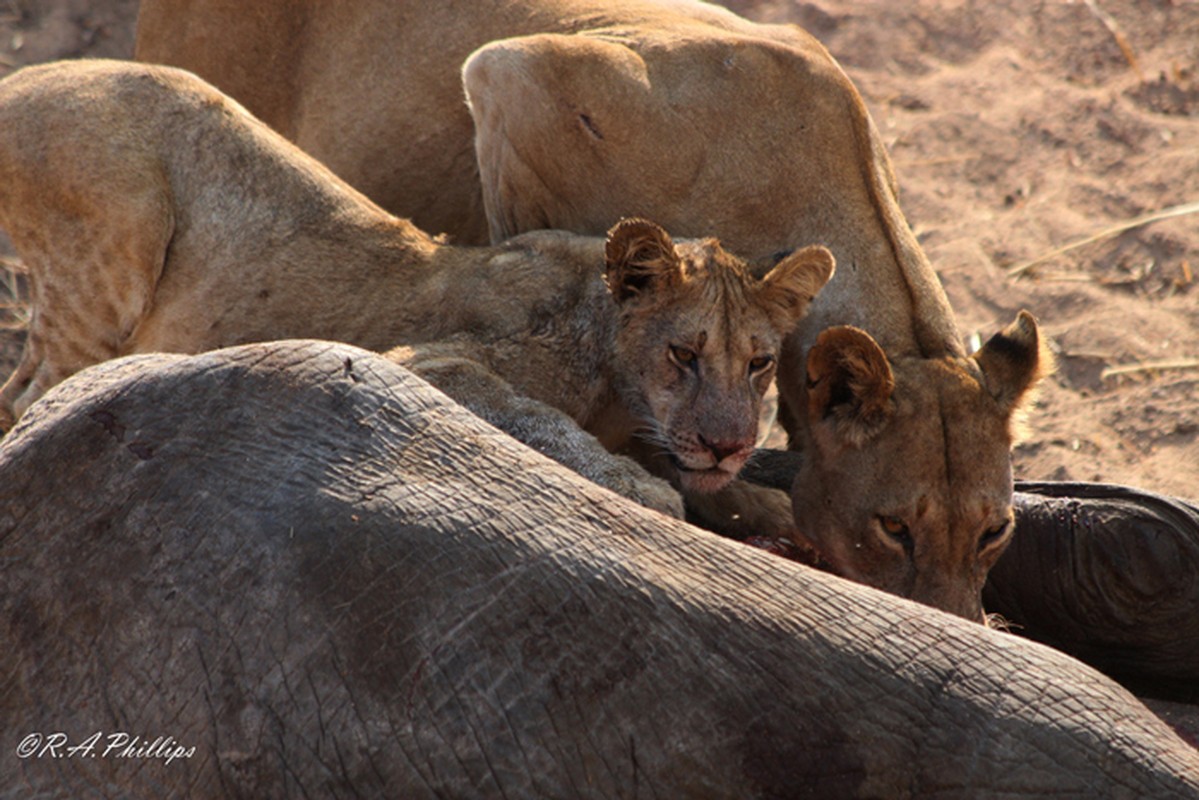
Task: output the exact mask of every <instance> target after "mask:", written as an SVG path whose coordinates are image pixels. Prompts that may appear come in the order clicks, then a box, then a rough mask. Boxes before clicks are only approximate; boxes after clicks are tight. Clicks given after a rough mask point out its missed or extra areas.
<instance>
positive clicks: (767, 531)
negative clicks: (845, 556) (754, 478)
mask: <svg viewBox="0 0 1199 800" xmlns="http://www.w3.org/2000/svg"><path fill="white" fill-rule="evenodd" d="M684 499H685V500H686V505H687V519H688V520H690V521H691V522H694V523H695V524H696V525H699V526H700V527H703V528H707V529H708V530H711V531H715V532H716V533H719V534H721V535H723V536H728V537H730V538H733V539H747V538H749V537H751V536H765V537H770V538H777V539H787V540H790V541H794V542H796V543H802V542H803V539H802V537H800V536H799V534H798V531H797V530H796V528H795V518H794V515H793V514H792V511H791V498H790V496H789V495H788V494H787V493H786V492H783V491H779V490H778V489H771V488H768V487H766V486H758V485H755V484H752V483H749V482H748V481H745V480H742V479H740V478H738V479H736V480H733V481H732V482H731V483H729V485H728V486H726V487H725V488H723V489H721V490H720V491H718V492H708V493H700V492H687V493H685V495H684Z"/></svg>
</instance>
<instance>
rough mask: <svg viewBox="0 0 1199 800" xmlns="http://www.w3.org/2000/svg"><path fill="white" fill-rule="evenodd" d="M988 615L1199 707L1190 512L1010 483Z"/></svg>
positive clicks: (1109, 491) (1195, 525)
mask: <svg viewBox="0 0 1199 800" xmlns="http://www.w3.org/2000/svg"><path fill="white" fill-rule="evenodd" d="M1017 489H1018V493H1017V495H1016V509H1017V512H1016V513H1017V531H1016V538H1015V539H1014V540H1013V544H1012V545H1011V546H1010V547H1009V548H1008V552H1007V553H1005V554H1004V556H1003V558H1001V559H1000V560H999V563H998V564H997V565H996V566H995V568H994V569H993V570H992V572H991V575H990V577H989V579H988V584H987V589H986V590H985V591H984V594H983V597H984V602H985V605H986V608H987V610H988V611H995V612H998V613H1000V614H1002V615H1003V616H1004V617H1006V618H1008V619H1011V620H1013V621H1014V622H1016V623H1017V624H1019V625H1021V626H1022V627H1023V628H1025V630H1021V631H1020V632H1021V633H1024V634H1025V635H1027V636H1029V637H1030V638H1034V639H1036V640H1038V641H1042V642H1046V643H1048V644H1051V645H1053V646H1054V647H1056V648H1058V649H1059V650H1064V651H1065V652H1067V653H1070V654H1072V655H1074V656H1076V657H1077V658H1081V659H1082V660H1084V661H1086V662H1088V663H1090V664H1093V665H1095V666H1097V667H1099V668H1100V669H1102V670H1103V671H1104V672H1107V673H1109V674H1112V675H1116V676H1118V677H1121V678H1123V679H1126V680H1130V681H1134V682H1136V683H1137V684H1138V686H1141V685H1143V686H1144V687H1145V688H1146V689H1151V688H1152V687H1153V686H1154V684H1157V685H1162V684H1169V685H1172V686H1173V687H1175V688H1176V690H1177V691H1180V692H1181V691H1187V687H1189V694H1190V696H1189V697H1187V699H1189V700H1191V701H1192V702H1196V701H1199V508H1196V507H1195V506H1194V505H1192V504H1190V503H1187V502H1186V501H1184V500H1180V499H1177V498H1170V497H1162V496H1161V495H1157V494H1153V493H1151V492H1145V491H1140V490H1137V489H1132V488H1129V487H1125V486H1112V485H1108V484H1098V483H1022V484H1019V485H1018V486H1017Z"/></svg>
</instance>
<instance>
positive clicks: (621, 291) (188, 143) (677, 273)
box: [0, 61, 833, 515]
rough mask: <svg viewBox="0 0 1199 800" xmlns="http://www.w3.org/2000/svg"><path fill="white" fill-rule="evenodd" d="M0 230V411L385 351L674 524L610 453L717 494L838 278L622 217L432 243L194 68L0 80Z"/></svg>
mask: <svg viewBox="0 0 1199 800" xmlns="http://www.w3.org/2000/svg"><path fill="white" fill-rule="evenodd" d="M0 225H3V227H4V229H5V230H6V231H7V232H8V233H9V235H10V236H11V237H12V240H13V242H14V244H15V245H16V247H17V250H18V252H19V253H20V255H21V256H22V257H23V259H24V260H25V263H26V266H27V267H28V270H29V274H30V283H31V287H32V306H33V316H32V321H31V324H30V330H29V337H28V340H27V343H26V348H25V352H24V354H23V356H22V360H21V363H20V365H19V366H18V368H17V370H16V372H15V373H14V374H13V376H12V377H11V378H9V380H8V382H7V383H6V384H5V385H4V387H3V390H0V411H2V412H3V413H6V414H8V415H11V416H19V415H20V414H21V413H22V412H23V411H24V410H25V409H26V408H27V407H28V406H29V404H30V403H32V402H33V401H35V400H36V399H37V398H38V397H39V396H40V395H41V394H42V393H43V392H45V391H46V390H47V389H48V388H50V387H51V386H53V385H54V384H55V383H57V382H59V381H61V380H63V379H65V378H67V377H68V376H69V375H71V374H72V373H74V372H75V371H77V370H79V369H82V368H84V367H86V366H88V365H91V364H95V363H97V362H99V361H102V360H105V359H108V358H113V357H115V356H120V355H124V354H129V353H138V352H147V351H169V352H188V353H190V352H198V351H202V350H209V349H213V348H218V347H223V346H228V345H235V344H241V343H246V342H252V341H263V340H272V339H284V338H323V339H333V340H338V341H344V342H348V343H351V344H357V345H359V346H363V347H369V348H372V349H376V350H387V349H389V348H393V347H394V348H395V349H393V350H391V356H392V357H393V358H395V359H397V360H399V361H401V362H402V363H404V364H406V365H407V366H409V367H411V368H412V369H413V370H414V371H416V372H418V373H419V374H421V375H422V376H423V377H425V378H426V379H428V380H429V381H430V382H432V383H434V384H435V385H437V386H438V387H439V388H441V389H442V390H443V391H445V392H446V393H447V394H450V395H451V396H453V397H454V398H455V399H457V400H459V401H460V402H462V403H463V404H465V405H466V406H467V407H469V408H471V409H472V410H473V411H475V412H476V413H478V414H479V415H480V416H482V417H484V418H485V419H487V420H489V421H491V422H492V423H493V424H495V425H497V426H498V427H500V428H502V429H504V430H506V431H508V432H509V433H511V434H512V435H514V436H515V437H516V438H518V439H520V440H522V441H524V442H525V443H526V444H529V445H531V446H533V447H535V448H537V449H539V450H542V451H543V452H545V453H546V454H548V455H550V456H551V457H553V458H556V459H558V460H559V461H561V462H562V463H564V464H566V465H567V466H569V467H571V468H573V469H575V470H576V471H578V472H580V473H581V474H583V475H584V476H585V477H588V478H591V479H592V480H594V481H596V482H598V483H600V484H602V485H605V486H607V487H608V488H611V489H613V490H615V491H618V492H621V493H623V494H625V495H627V496H629V497H631V498H633V499H635V500H638V501H640V502H642V503H644V504H646V505H649V506H652V507H654V508H657V509H659V510H662V511H665V512H667V513H671V514H675V515H679V514H681V513H682V506H681V502H680V499H679V496H678V494H677V493H676V492H675V491H674V489H672V488H671V487H670V486H669V485H667V483H666V482H664V481H663V480H660V479H658V478H653V477H651V476H650V474H648V473H647V471H646V469H645V468H643V466H641V465H640V464H638V463H636V462H635V461H633V460H631V459H630V458H627V457H625V456H623V455H611V454H610V453H609V451H613V452H616V453H624V452H635V453H638V454H640V455H642V457H643V460H644V462H645V464H647V465H649V466H650V467H652V468H653V469H654V471H655V472H656V473H657V474H658V475H661V476H664V477H665V478H667V479H669V480H670V481H672V482H673V483H674V485H675V486H676V487H678V488H680V489H682V490H683V491H684V492H685V493H690V492H696V493H703V492H711V491H715V490H718V489H720V488H722V487H724V486H725V485H726V484H727V483H728V482H729V481H730V480H731V478H732V477H733V475H735V474H736V472H737V471H738V470H739V469H740V467H741V466H742V465H743V464H744V463H745V460H746V458H747V457H748V456H749V454H750V453H751V452H752V450H753V446H754V441H755V437H756V428H757V419H758V415H759V413H760V407H761V400H762V396H763V394H764V392H765V391H766V389H767V387H768V386H769V384H770V382H771V381H772V379H773V376H774V372H775V365H776V363H777V358H778V353H779V349H780V346H781V342H782V339H783V337H784V335H785V334H786V333H787V332H788V331H790V330H791V329H792V328H794V326H795V324H796V323H797V322H798V320H799V319H800V318H801V317H802V315H803V313H804V311H805V310H806V308H807V307H808V304H809V303H810V302H811V300H812V298H813V296H815V294H816V293H817V292H818V291H819V290H820V288H821V287H822V286H823V285H824V283H825V282H826V281H827V280H828V278H829V276H830V274H831V273H832V270H833V261H832V258H831V257H830V256H829V254H828V252H827V251H826V250H824V249H823V248H818V247H813V248H809V249H806V250H803V251H800V252H797V253H796V254H794V255H792V256H790V257H789V258H787V259H784V260H783V261H781V262H780V263H779V264H778V266H776V267H775V268H774V269H773V270H771V272H770V273H769V274H768V275H766V276H765V277H764V278H762V279H760V280H759V279H757V278H754V277H753V276H751V275H750V274H749V273H748V271H747V269H746V267H745V265H744V264H743V263H742V262H741V261H739V260H738V259H736V258H735V257H733V256H731V255H730V254H728V253H726V252H725V251H724V250H723V249H722V248H721V246H720V245H719V243H717V242H716V241H715V240H711V239H704V240H695V241H680V242H678V243H675V242H674V241H673V240H671V238H670V237H669V236H668V235H667V234H666V232H665V231H664V230H662V229H661V228H660V227H658V226H657V225H655V224H653V223H650V222H647V221H645V220H639V219H630V220H624V221H622V222H620V223H619V224H617V225H615V226H613V228H612V230H611V232H610V233H609V235H608V237H607V239H606V240H605V239H603V238H592V237H584V236H576V235H571V234H566V233H562V232H552V231H547V232H539V233H534V234H529V235H526V236H520V237H517V238H515V239H513V240H512V241H510V242H507V243H506V244H504V245H500V246H495V247H457V246H450V245H446V244H442V243H439V242H438V241H436V240H435V239H433V238H430V237H429V236H427V235H426V234H424V233H423V232H421V231H420V230H419V229H418V228H416V227H415V226H413V225H412V224H411V223H409V222H408V221H406V220H403V219H399V218H396V217H393V216H392V215H390V214H388V213H386V212H384V211H383V210H381V209H380V208H379V207H378V206H376V205H375V204H373V203H372V202H370V201H369V200H367V199H366V198H365V197H364V196H363V195H361V194H359V193H358V192H357V191H356V190H354V189H352V188H350V187H349V186H347V185H346V184H345V183H344V182H342V181H341V180H339V179H338V178H337V177H336V176H334V175H333V174H332V173H331V172H330V171H329V170H327V169H326V168H325V167H323V166H321V165H320V164H319V163H317V162H316V161H314V160H313V159H312V158H310V157H309V156H307V155H305V154H304V153H303V152H301V151H300V150H298V149H297V148H296V147H294V146H293V145H291V144H289V143H288V142H287V141H286V140H284V139H283V138H282V137H281V136H279V135H278V134H276V133H274V132H273V131H271V130H270V129H268V128H267V127H266V126H265V125H263V124H261V123H260V122H259V121H257V120H256V119H254V118H253V117H252V116H250V115H249V114H248V113H247V112H246V111H245V110H244V109H243V108H242V107H240V106H239V105H237V104H236V103H234V102H232V101H231V100H229V99H228V98H226V97H225V96H223V95H222V94H221V93H219V92H217V91H216V90H214V89H213V88H212V87H210V86H208V85H207V84H205V83H204V82H202V81H200V80H198V79H197V78H196V77H195V76H193V75H191V74H189V73H185V72H182V71H180V70H176V69H171V68H165V67H149V66H145V65H140V64H131V63H120V62H105V61H78V62H62V63H59V64H52V65H45V66H40V67H31V68H26V69H24V70H21V71H20V72H18V73H15V74H14V75H12V76H10V77H9V78H7V79H5V80H4V81H3V82H2V83H0ZM397 346H398V347H397ZM229 402H230V403H236V402H237V399H236V397H230V400H229ZM639 437H640V439H639ZM641 440H647V441H645V442H642V441H641Z"/></svg>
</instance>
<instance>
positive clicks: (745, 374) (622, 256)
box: [605, 219, 833, 492]
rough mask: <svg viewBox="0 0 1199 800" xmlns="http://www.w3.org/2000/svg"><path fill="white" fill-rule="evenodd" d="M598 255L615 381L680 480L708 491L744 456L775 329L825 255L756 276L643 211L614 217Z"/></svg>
mask: <svg viewBox="0 0 1199 800" xmlns="http://www.w3.org/2000/svg"><path fill="white" fill-rule="evenodd" d="M605 252H606V272H605V279H606V281H607V284H608V288H609V289H610V291H611V294H612V297H613V299H614V300H615V302H616V303H617V304H618V307H619V315H618V320H619V321H618V328H617V331H616V337H615V353H614V362H615V364H616V371H617V375H616V384H617V385H618V386H619V387H620V391H621V394H622V395H623V396H624V398H625V401H626V403H627V404H628V405H629V407H630V408H632V409H634V413H635V414H637V416H638V417H639V420H638V422H639V423H640V425H641V427H642V432H641V433H642V437H643V438H645V439H648V440H649V441H650V442H651V444H653V445H654V446H656V447H657V448H660V449H661V451H662V454H663V455H665V456H666V457H667V458H668V459H669V460H670V462H671V464H672V465H673V466H674V468H675V469H676V470H677V474H678V479H679V483H680V485H681V486H682V488H683V489H684V490H687V491H699V492H714V491H717V490H719V489H721V488H723V487H724V486H725V485H726V484H727V483H728V482H729V481H730V480H731V479H732V478H733V476H735V475H736V474H737V472H738V471H739V470H740V469H741V467H742V466H743V465H744V464H745V462H746V459H748V458H749V456H750V455H751V454H752V453H753V449H754V443H755V441H756V439H757V430H758V417H759V414H760V411H761V405H762V397H763V395H764V394H765V393H766V390H767V388H768V387H769V386H770V382H771V381H772V380H773V379H774V374H775V370H776V368H777V363H778V355H779V349H780V347H781V346H782V341H783V338H784V337H785V336H786V335H787V334H788V333H789V332H790V331H791V330H792V329H793V328H794V327H795V326H796V324H797V323H798V322H799V321H800V319H801V318H802V317H803V315H804V312H805V311H806V310H807V308H808V304H809V303H811V301H812V299H813V298H814V297H815V296H816V293H817V292H819V291H820V289H821V287H823V286H824V284H825V283H827V282H828V279H829V278H830V277H831V276H832V274H833V257H832V255H831V254H830V253H829V251H828V250H827V249H825V248H823V247H819V246H813V247H807V248H804V249H802V250H799V251H796V252H795V253H792V254H790V255H789V256H787V257H786V258H784V259H783V260H782V261H780V262H779V263H778V264H777V265H776V266H775V267H774V268H773V269H772V270H771V271H770V272H769V273H767V274H766V276H765V277H763V278H762V279H760V280H759V279H757V278H754V277H753V275H751V274H750V271H749V269H748V267H747V265H746V264H745V263H744V262H743V261H741V260H740V259H738V258H737V257H735V256H733V255H731V254H729V253H727V252H725V251H724V249H722V248H721V246H720V243H719V242H718V241H716V240H715V239H702V240H690V241H680V242H678V243H675V242H673V241H672V240H671V238H670V236H669V235H668V234H667V233H666V232H665V231H664V230H663V229H662V228H660V227H659V226H657V225H655V224H653V223H650V222H647V221H645V220H641V219H626V220H623V221H622V222H620V223H618V224H617V225H616V226H614V227H613V228H612V229H611V230H610V231H609V232H608V240H607V243H606V251H605Z"/></svg>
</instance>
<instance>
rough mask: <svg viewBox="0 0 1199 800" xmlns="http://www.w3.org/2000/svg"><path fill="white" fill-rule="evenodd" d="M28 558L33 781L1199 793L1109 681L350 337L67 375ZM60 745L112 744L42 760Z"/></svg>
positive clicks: (25, 635)
mask: <svg viewBox="0 0 1199 800" xmlns="http://www.w3.org/2000/svg"><path fill="white" fill-rule="evenodd" d="M0 564H3V573H2V575H3V587H2V589H3V591H2V592H0V609H2V614H0V624H2V628H0V640H2V641H3V642H4V643H5V644H4V647H3V648H0V720H3V730H4V741H3V748H2V749H0V776H3V781H4V787H3V792H0V794H2V795H3V796H4V797H27V796H35V795H36V796H39V797H47V796H58V797H72V798H78V797H91V796H110V795H111V796H122V797H126V796H138V797H141V796H145V797H175V796H178V797H183V796H188V797H214V796H235V797H255V798H263V797H284V796H307V797H350V796H367V797H372V796H377V797H383V796H389V797H403V798H423V797H454V798H458V797H470V798H475V797H510V798H514V797H520V798H525V797H560V798H584V797H624V798H632V797H647V798H652V797H658V798H683V797H686V798H692V797H738V798H744V797H763V798H765V797H770V798H786V797H801V796H802V797H850V796H887V797H903V796H913V797H970V798H980V797H1002V796H1017V795H1018V796H1021V797H1028V796H1045V795H1047V794H1054V796H1071V797H1088V798H1091V797H1155V798H1160V797H1197V796H1199V752H1196V751H1194V750H1192V749H1191V748H1189V747H1188V746H1187V745H1185V744H1184V743H1183V742H1182V741H1181V740H1180V739H1178V738H1177V737H1176V736H1174V734H1173V733H1172V732H1170V730H1169V729H1168V728H1167V727H1166V726H1165V725H1164V724H1162V723H1161V722H1160V720H1158V719H1157V718H1155V717H1154V716H1152V715H1151V714H1150V713H1149V712H1148V711H1147V710H1146V709H1145V708H1144V707H1143V706H1141V705H1140V704H1139V703H1138V702H1137V701H1136V699H1135V698H1133V697H1132V696H1131V695H1129V694H1128V693H1127V692H1126V691H1125V690H1123V689H1121V688H1120V687H1119V686H1117V685H1116V684H1114V683H1112V682H1111V681H1110V680H1108V679H1107V678H1105V677H1103V676H1102V675H1100V674H1099V673H1097V672H1094V671H1092V670H1090V669H1089V668H1087V667H1085V666H1083V665H1081V664H1079V663H1078V662H1075V661H1073V660H1071V659H1069V658H1067V657H1066V656H1063V655H1061V654H1059V653H1057V652H1054V651H1052V650H1050V649H1049V648H1045V647H1042V646H1040V645H1037V644H1035V643H1030V642H1024V641H1020V640H1017V639H1014V638H1013V637H1010V636H1004V635H1001V634H997V633H995V632H992V631H988V630H986V629H984V628H983V627H982V626H979V625H974V624H971V623H968V622H966V621H964V620H959V619H957V618H952V617H950V616H948V615H944V614H940V613H937V612H933V611H930V610H929V609H927V608H924V607H921V606H917V605H915V604H912V603H909V602H907V601H903V600H899V599H896V598H893V597H889V596H886V595H883V594H881V593H878V592H875V591H873V590H870V589H867V588H864V587H861V586H854V585H851V584H848V583H846V582H843V581H840V580H839V579H836V578H833V577H831V576H827V575H823V574H821V573H818V572H816V571H814V570H810V569H807V568H805V567H803V566H800V565H796V564H792V563H789V562H786V561H784V560H783V559H779V558H776V557H773V556H770V555H768V554H764V553H759V552H756V551H754V550H752V549H750V548H747V547H744V546H742V545H739V544H737V543H735V542H730V541H726V540H722V539H719V538H718V537H716V536H714V535H711V534H707V533H704V532H701V531H698V530H697V529H694V528H691V527H689V526H687V525H685V524H684V523H681V522H676V521H672V520H668V519H666V518H664V517H662V516H659V515H657V514H655V513H653V512H649V511H646V510H644V509H642V508H639V507H637V506H634V505H632V504H630V503H628V502H626V501H624V500H622V499H620V498H618V497H617V496H616V495H613V494H610V493H608V492H606V491H604V490H601V489H599V488H596V487H594V486H592V485H590V484H587V483H585V482H583V481H581V480H580V479H578V478H577V477H575V476H573V475H571V474H569V473H568V472H566V471H565V470H564V469H562V468H561V467H558V466H556V465H554V464H553V463H552V462H549V461H548V460H546V459H544V458H543V457H541V456H539V455H536V454H535V453H533V452H532V451H529V450H526V449H524V448H522V447H521V446H519V445H517V444H515V443H514V442H513V441H512V440H510V439H507V438H506V437H504V436H502V435H501V434H499V433H498V432H496V431H495V430H493V429H491V428H489V427H488V426H486V425H485V424H483V423H482V422H479V421H478V420H476V419H475V418H473V417H471V416H469V415H468V414H466V413H465V412H464V411H462V410H461V409H460V408H459V407H457V406H455V405H453V404H452V403H451V402H449V401H448V400H447V399H445V398H444V396H442V395H440V394H439V393H438V392H436V391H434V390H432V389H430V388H429V387H428V386H427V385H425V384H423V383H422V382H421V381H419V380H418V379H416V378H414V377H412V376H411V375H409V374H408V373H406V372H404V371H403V370H401V369H400V368H399V367H396V366H394V365H392V364H390V363H388V362H385V361H383V360H381V359H380V358H378V357H376V356H372V355H370V354H368V353H367V352H365V351H361V350H357V349H354V348H351V347H348V346H343V345H334V344H330V343H313V342H304V343H296V342H284V343H272V344H269V345H253V346H248V347H244V348H238V349H235V350H228V351H220V352H217V353H210V354H204V355H200V356H194V357H183V356H143V357H136V358H132V359H125V360H120V361H115V362H109V363H107V364H104V365H100V366H98V367H94V368H92V369H90V370H88V371H85V372H83V373H80V375H79V376H77V377H76V378H74V379H72V380H70V381H67V382H66V383H64V384H62V386H60V387H59V388H58V389H57V390H55V391H54V392H52V393H51V394H49V395H47V397H46V398H45V399H44V400H43V401H42V402H40V403H38V404H37V405H35V407H34V409H33V410H32V411H31V412H30V413H29V414H28V415H27V416H26V417H25V418H24V419H23V420H22V422H21V423H20V425H19V426H18V427H17V428H16V429H15V430H14V431H13V433H12V434H10V436H9V437H8V438H7V439H6V440H5V442H4V444H3V446H2V448H0ZM56 731H61V732H64V733H65V734H67V736H69V737H70V742H71V744H73V745H74V744H77V743H79V742H81V741H83V740H85V739H86V738H87V737H89V736H91V735H93V734H95V733H100V734H102V735H103V736H104V737H105V738H103V739H101V740H100V741H99V743H98V744H97V746H96V747H95V750H93V751H92V756H91V757H87V756H88V754H87V753H84V754H82V755H79V756H77V757H75V758H67V757H65V755H64V757H61V758H52V757H51V755H52V754H50V753H41V754H40V757H39V754H38V753H35V754H34V755H32V756H28V757H25V758H20V757H19V756H18V752H17V751H18V749H20V748H21V747H25V746H26V745H27V743H28V742H29V741H31V740H30V736H31V735H32V734H34V733H38V732H40V733H42V734H45V735H49V734H50V733H52V732H56ZM117 733H126V734H128V735H129V736H134V735H136V736H140V737H142V739H143V741H152V740H153V739H154V738H155V737H171V741H172V742H174V743H177V744H178V745H180V746H183V747H189V748H190V747H194V748H195V749H194V753H192V755H191V756H190V757H180V758H176V759H175V760H173V761H171V762H170V763H169V764H168V763H166V760H165V758H163V757H160V756H155V755H153V753H152V752H151V753H150V754H146V753H143V754H142V756H141V757H138V755H137V753H136V752H135V753H134V754H133V755H124V756H121V755H119V754H114V753H103V749H104V748H105V746H106V745H107V744H109V742H110V740H109V739H108V738H107V737H111V736H113V735H115V734H117ZM147 749H148V750H152V748H147ZM60 755H63V753H62V752H61V751H60Z"/></svg>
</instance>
